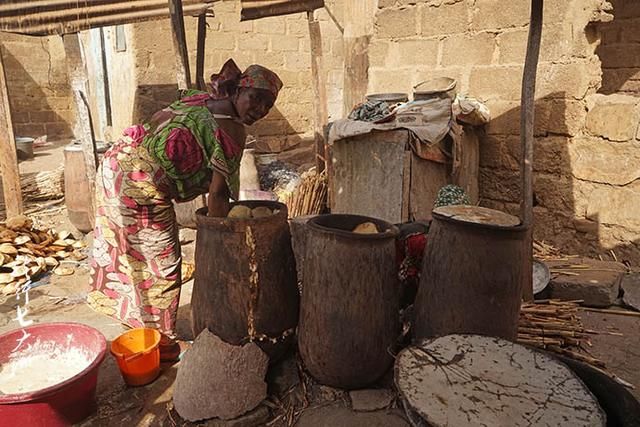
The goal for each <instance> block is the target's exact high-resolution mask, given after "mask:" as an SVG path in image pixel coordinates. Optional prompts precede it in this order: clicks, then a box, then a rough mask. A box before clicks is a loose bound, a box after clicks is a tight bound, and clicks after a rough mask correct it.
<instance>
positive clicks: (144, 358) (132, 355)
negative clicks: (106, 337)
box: [111, 328, 160, 385]
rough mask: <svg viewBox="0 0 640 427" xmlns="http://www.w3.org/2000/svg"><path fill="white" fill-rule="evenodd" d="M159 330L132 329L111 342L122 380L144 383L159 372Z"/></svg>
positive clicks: (156, 376) (151, 379) (154, 377)
mask: <svg viewBox="0 0 640 427" xmlns="http://www.w3.org/2000/svg"><path fill="white" fill-rule="evenodd" d="M159 344H160V332H158V331H157V330H155V329H150V328H137V329H132V330H130V331H128V332H125V333H124V334H122V335H120V336H119V337H118V338H116V339H115V340H113V341H112V342H111V354H113V357H115V358H116V361H117V362H118V367H119V368H120V372H121V373H122V377H123V378H124V381H125V382H126V383H127V384H129V385H146V384H149V383H150V382H152V381H153V380H155V379H156V378H158V375H159V374H160V348H159Z"/></svg>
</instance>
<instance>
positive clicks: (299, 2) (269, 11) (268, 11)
mask: <svg viewBox="0 0 640 427" xmlns="http://www.w3.org/2000/svg"><path fill="white" fill-rule="evenodd" d="M347 1H360V0H347ZM241 3H242V12H241V14H240V20H241V21H249V20H251V19H259V18H266V17H267V16H279V15H289V14H291V13H300V12H311V11H313V10H316V9H320V8H321V7H324V0H241Z"/></svg>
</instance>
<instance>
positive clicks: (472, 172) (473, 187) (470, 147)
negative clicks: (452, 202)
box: [452, 126, 480, 205]
mask: <svg viewBox="0 0 640 427" xmlns="http://www.w3.org/2000/svg"><path fill="white" fill-rule="evenodd" d="M460 145H461V150H460V159H459V160H460V166H459V168H458V170H457V172H456V173H455V174H453V176H452V180H453V183H454V184H456V185H457V186H459V187H461V188H463V189H464V191H465V192H466V193H467V195H468V196H469V200H470V201H471V203H472V204H474V205H475V204H477V203H478V198H479V196H480V194H479V193H480V191H479V188H478V176H479V170H480V139H479V138H478V134H477V133H476V130H475V129H474V128H473V127H472V126H465V127H464V128H463V131H462V132H461V135H460Z"/></svg>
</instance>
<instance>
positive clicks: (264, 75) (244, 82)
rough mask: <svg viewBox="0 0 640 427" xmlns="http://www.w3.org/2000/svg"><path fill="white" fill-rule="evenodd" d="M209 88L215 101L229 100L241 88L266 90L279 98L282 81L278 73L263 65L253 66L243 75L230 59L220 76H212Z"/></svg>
mask: <svg viewBox="0 0 640 427" xmlns="http://www.w3.org/2000/svg"><path fill="white" fill-rule="evenodd" d="M209 87H210V89H211V97H212V98H213V99H225V98H229V97H230V96H231V95H233V94H234V93H235V92H236V91H237V89H238V88H239V87H245V88H256V89H265V90H268V91H269V92H271V93H272V94H273V96H274V97H275V98H277V97H278V92H279V91H280V89H281V88H282V81H281V80H280V78H279V77H278V75H277V74H276V73H274V72H273V71H271V70H269V69H267V68H265V67H263V66H261V65H251V66H249V67H248V68H247V69H246V70H245V71H244V73H242V72H240V68H238V66H237V65H236V63H235V62H234V61H233V59H229V60H228V61H227V62H225V64H224V65H223V66H222V69H221V70H220V72H219V73H218V74H212V75H211V83H210V85H209Z"/></svg>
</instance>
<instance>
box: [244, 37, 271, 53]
mask: <svg viewBox="0 0 640 427" xmlns="http://www.w3.org/2000/svg"><path fill="white" fill-rule="evenodd" d="M268 48H269V36H267V35H264V34H252V33H247V34H240V35H238V50H239V51H247V50H257V51H266V50H267V49H268Z"/></svg>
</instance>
